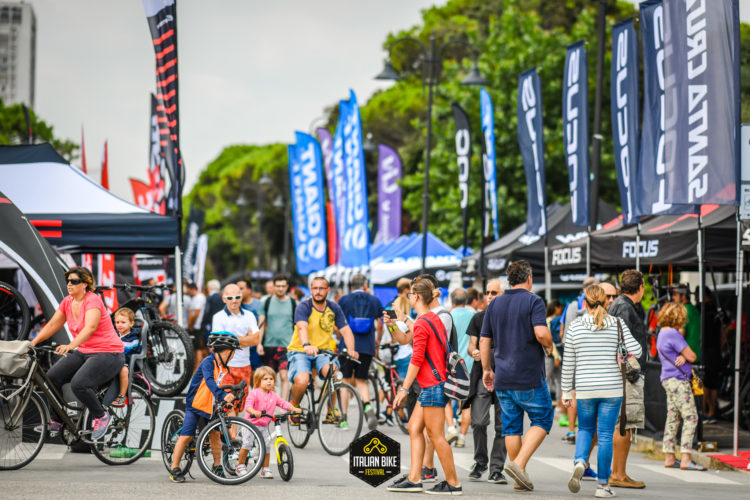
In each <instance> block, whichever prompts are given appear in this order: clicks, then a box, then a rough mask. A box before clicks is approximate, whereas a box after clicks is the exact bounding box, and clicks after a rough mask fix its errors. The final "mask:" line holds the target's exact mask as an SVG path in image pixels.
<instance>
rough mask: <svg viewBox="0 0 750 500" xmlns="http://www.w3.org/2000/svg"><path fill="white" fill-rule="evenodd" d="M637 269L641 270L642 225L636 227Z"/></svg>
mask: <svg viewBox="0 0 750 500" xmlns="http://www.w3.org/2000/svg"><path fill="white" fill-rule="evenodd" d="M635 269H636V271H640V270H641V223H640V222H639V223H638V225H637V226H636V227H635Z"/></svg>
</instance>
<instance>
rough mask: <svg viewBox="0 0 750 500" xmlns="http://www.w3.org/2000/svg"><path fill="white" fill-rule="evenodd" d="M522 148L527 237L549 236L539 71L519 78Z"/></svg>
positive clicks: (532, 70) (519, 128) (526, 73)
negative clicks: (524, 173)
mask: <svg viewBox="0 0 750 500" xmlns="http://www.w3.org/2000/svg"><path fill="white" fill-rule="evenodd" d="M517 113H518V115H517V117H518V120H517V124H518V127H517V128H518V144H519V146H520V147H521V157H522V158H523V167H524V170H525V172H526V235H527V236H544V235H546V234H547V212H546V210H545V207H546V205H547V203H546V193H545V184H544V182H545V181H544V130H543V127H542V88H541V83H540V81H539V75H537V72H536V68H531V69H530V70H527V71H524V72H523V73H521V75H520V76H519V77H518V105H517Z"/></svg>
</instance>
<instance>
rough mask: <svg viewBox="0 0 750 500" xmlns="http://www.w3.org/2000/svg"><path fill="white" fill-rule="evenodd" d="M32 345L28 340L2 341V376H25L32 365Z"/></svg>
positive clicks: (0, 358) (0, 360) (0, 349)
mask: <svg viewBox="0 0 750 500" xmlns="http://www.w3.org/2000/svg"><path fill="white" fill-rule="evenodd" d="M31 345H32V344H31V342H29V341H28V340H11V341H0V376H3V377H13V378H23V377H25V376H26V375H27V374H28V373H29V368H30V367H31V357H30V356H29V355H28V352H29V350H30V349H31Z"/></svg>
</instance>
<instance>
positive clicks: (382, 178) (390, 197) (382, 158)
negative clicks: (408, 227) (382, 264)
mask: <svg viewBox="0 0 750 500" xmlns="http://www.w3.org/2000/svg"><path fill="white" fill-rule="evenodd" d="M400 180H401V157H400V156H399V155H398V152H397V151H396V150H395V149H393V148H391V147H388V146H386V145H385V144H378V237H377V241H385V242H388V241H391V240H395V239H396V238H398V237H399V236H401V186H400V185H399V181H400Z"/></svg>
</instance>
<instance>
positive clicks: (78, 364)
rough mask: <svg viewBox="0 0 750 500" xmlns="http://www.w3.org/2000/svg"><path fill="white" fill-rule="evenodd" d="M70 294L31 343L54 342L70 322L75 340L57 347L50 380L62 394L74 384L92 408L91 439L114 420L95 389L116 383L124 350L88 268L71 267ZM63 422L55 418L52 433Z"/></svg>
mask: <svg viewBox="0 0 750 500" xmlns="http://www.w3.org/2000/svg"><path fill="white" fill-rule="evenodd" d="M65 279H66V281H67V283H68V296H67V297H65V298H64V299H63V301H62V302H61V303H60V307H59V308H58V309H57V311H55V314H54V315H53V316H52V319H50V320H49V321H48V322H47V324H46V325H45V326H44V327H43V328H42V330H41V331H40V332H39V334H38V335H37V336H36V337H34V339H33V340H32V341H31V342H32V343H33V344H34V345H35V346H36V345H38V344H40V343H41V342H44V341H45V340H47V339H48V338H50V337H51V336H52V335H53V334H54V333H55V332H57V331H58V330H59V329H60V328H62V327H63V325H64V324H66V323H67V325H68V330H69V331H70V334H71V335H72V336H73V341H72V342H70V343H69V344H66V345H61V346H58V347H57V349H56V352H57V354H59V355H60V356H61V358H60V360H59V361H57V363H55V364H54V365H53V366H52V368H50V370H49V372H47V376H48V377H49V378H50V380H51V381H52V383H53V384H54V385H55V387H57V389H58V390H62V386H63V384H65V383H67V382H70V387H71V389H72V390H73V394H75V396H76V397H77V398H78V399H79V400H80V401H81V402H82V403H83V404H84V405H85V406H86V407H87V408H88V409H89V412H90V413H91V416H92V418H93V419H94V421H93V426H92V428H93V432H92V434H91V437H92V439H94V440H97V439H99V438H101V437H102V436H103V435H104V434H105V433H106V431H107V427H108V426H109V420H110V416H109V413H107V412H106V411H105V410H104V408H103V407H102V404H101V402H100V401H99V398H98V397H97V395H96V391H95V389H96V388H97V387H98V386H100V385H102V384H104V383H106V382H108V381H110V380H112V379H113V378H114V377H115V376H117V374H118V373H119V371H120V368H122V365H123V364H124V363H125V357H124V355H123V352H124V347H123V344H122V341H121V340H120V336H119V335H118V334H117V332H116V331H115V327H114V325H113V324H112V320H111V319H110V317H109V313H108V312H107V309H106V307H105V306H104V303H103V302H102V299H101V298H100V297H99V295H97V294H96V293H94V276H93V275H92V274H91V271H89V270H88V269H86V268H85V267H71V268H70V269H69V270H68V271H67V272H66V273H65ZM61 428H62V424H61V423H60V422H57V421H55V420H54V417H53V418H52V419H51V420H50V431H59V430H60V429H61Z"/></svg>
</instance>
